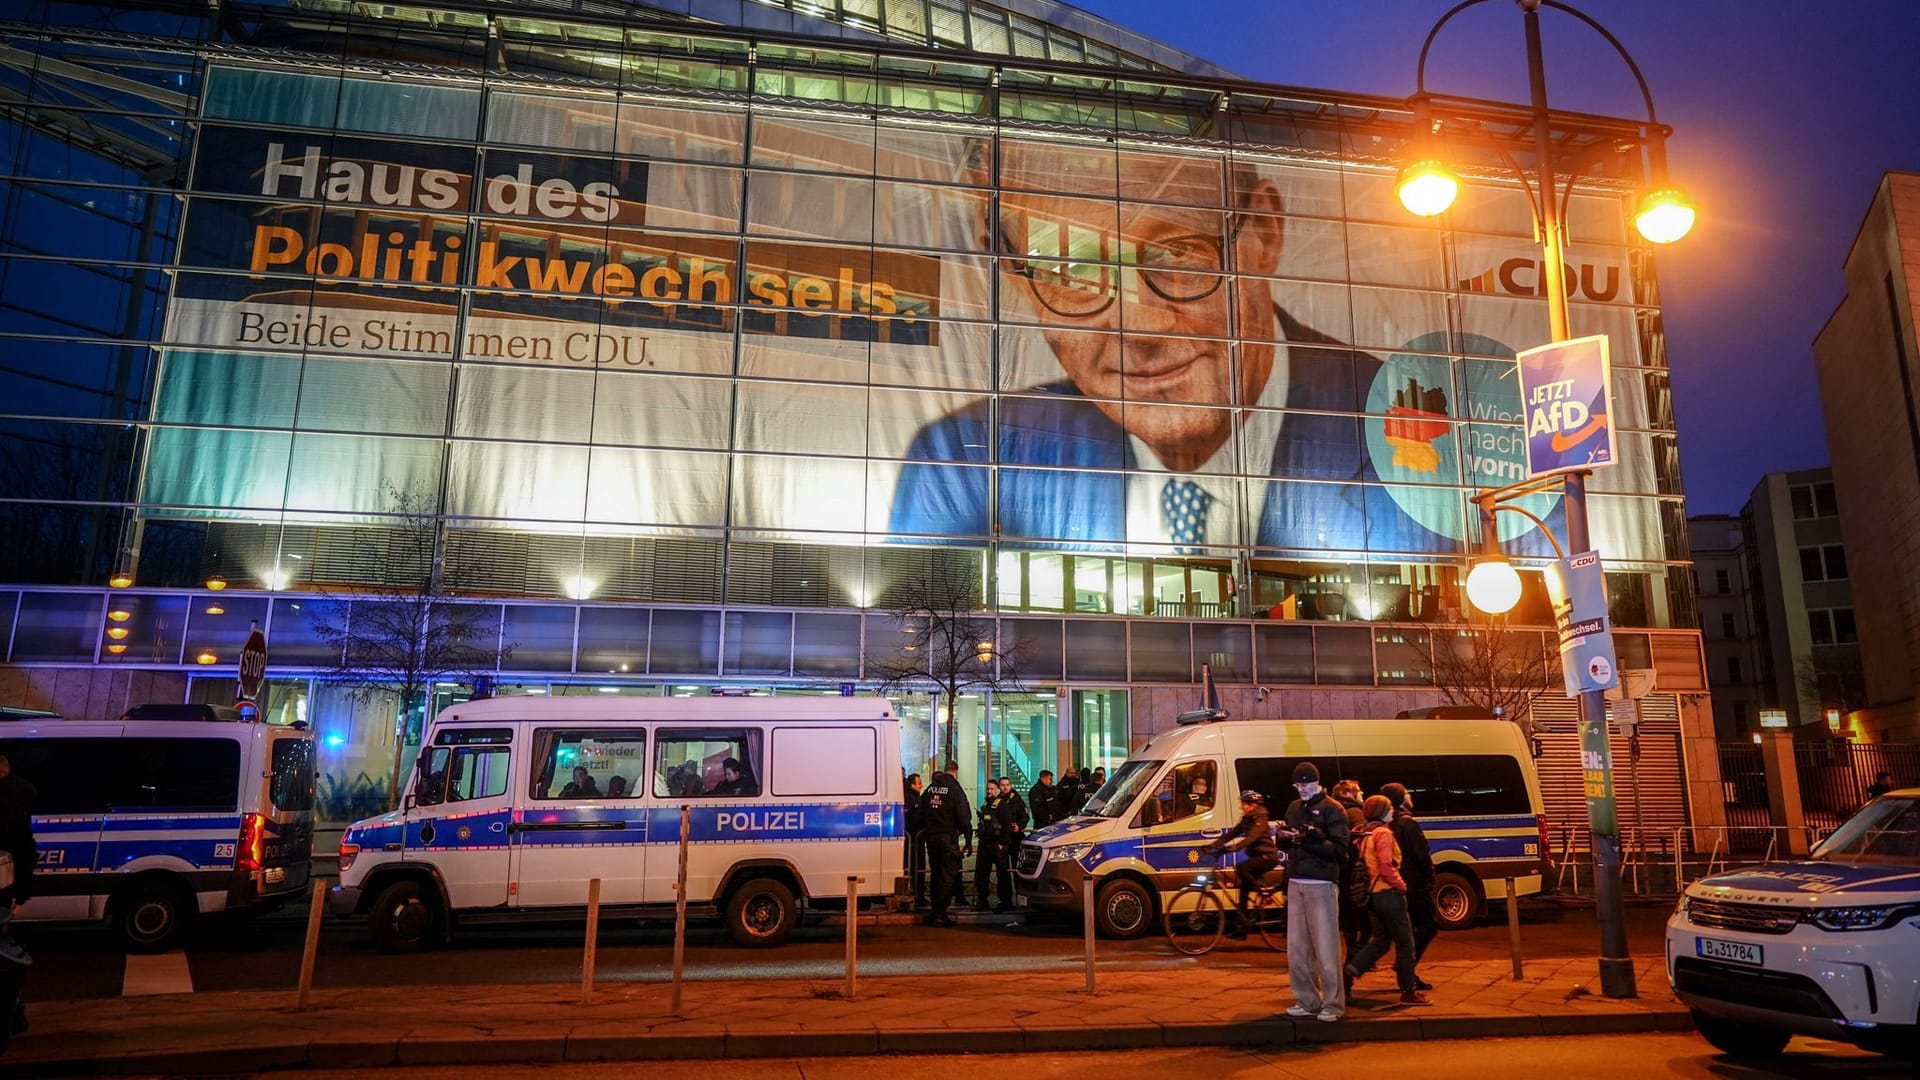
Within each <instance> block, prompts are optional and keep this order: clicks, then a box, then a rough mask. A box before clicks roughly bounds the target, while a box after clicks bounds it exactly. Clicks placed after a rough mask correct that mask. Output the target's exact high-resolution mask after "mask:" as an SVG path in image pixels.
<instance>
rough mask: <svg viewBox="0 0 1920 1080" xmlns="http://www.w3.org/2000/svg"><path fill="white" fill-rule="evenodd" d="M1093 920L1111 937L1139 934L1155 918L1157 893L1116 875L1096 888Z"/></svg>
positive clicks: (1131, 936)
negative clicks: (1154, 907)
mask: <svg viewBox="0 0 1920 1080" xmlns="http://www.w3.org/2000/svg"><path fill="white" fill-rule="evenodd" d="M1093 921H1094V925H1095V926H1097V927H1099V928H1100V932H1101V933H1102V934H1104V935H1106V936H1107V937H1110V938H1117V939H1119V940H1121V941H1127V940H1130V939H1132V938H1137V937H1139V936H1140V935H1142V934H1144V933H1146V932H1147V928H1148V927H1149V926H1150V925H1151V924H1152V922H1153V894H1152V893H1149V892H1148V891H1147V889H1146V886H1144V885H1142V884H1140V883H1139V882H1137V881H1134V880H1133V879H1131V878H1115V879H1113V880H1112V881H1109V882H1107V883H1106V884H1105V885H1102V886H1100V888H1099V889H1097V890H1096V891H1095V892H1094V895H1093Z"/></svg>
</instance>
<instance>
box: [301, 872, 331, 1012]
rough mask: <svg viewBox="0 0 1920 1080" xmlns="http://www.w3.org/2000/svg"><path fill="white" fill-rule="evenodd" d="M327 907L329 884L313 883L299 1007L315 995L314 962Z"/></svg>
mask: <svg viewBox="0 0 1920 1080" xmlns="http://www.w3.org/2000/svg"><path fill="white" fill-rule="evenodd" d="M326 905H327V883H326V882H324V881H315V882H314V883H313V900H312V903H311V906H309V907H308V908H307V943H306V946H305V948H303V949H302V950H301V952H300V996H299V999H298V1003H299V1007H300V1008H302V1009H304V1008H306V1007H307V999H308V998H309V997H311V996H312V994H313V961H314V958H315V956H317V955H318V954H319V951H320V913H321V912H322V911H323V910H325V909H326Z"/></svg>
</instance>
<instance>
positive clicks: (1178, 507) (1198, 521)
mask: <svg viewBox="0 0 1920 1080" xmlns="http://www.w3.org/2000/svg"><path fill="white" fill-rule="evenodd" d="M1212 503H1213V496H1212V495H1209V494H1207V491H1206V489H1205V488H1203V487H1201V486H1200V485H1199V484H1196V483H1194V482H1193V481H1191V480H1169V481H1167V486H1166V487H1164V488H1162V489H1160V516H1161V517H1163V518H1165V519H1166V523H1167V534H1168V535H1169V536H1171V537H1172V538H1173V545H1174V550H1175V551H1176V552H1178V553H1179V554H1181V555H1198V554H1200V546H1201V545H1202V544H1204V543H1206V542H1207V508H1208V507H1209V506H1210V505H1212Z"/></svg>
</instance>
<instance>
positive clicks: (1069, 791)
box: [1055, 766, 1087, 821]
mask: <svg viewBox="0 0 1920 1080" xmlns="http://www.w3.org/2000/svg"><path fill="white" fill-rule="evenodd" d="M1057 790H1058V795H1057V796H1056V797H1057V798H1058V799H1059V807H1060V816H1059V817H1058V818H1057V819H1055V820H1058V821H1065V820H1066V819H1067V818H1070V817H1072V816H1073V815H1075V814H1077V813H1079V812H1080V808H1081V807H1083V806H1085V805H1087V795H1086V792H1084V791H1082V790H1081V788H1080V774H1079V772H1077V771H1076V770H1075V769H1074V768H1073V767H1072V766H1068V767H1067V771H1066V772H1063V773H1061V774H1060V784H1059V787H1058V789H1057Z"/></svg>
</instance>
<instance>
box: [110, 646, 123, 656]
mask: <svg viewBox="0 0 1920 1080" xmlns="http://www.w3.org/2000/svg"><path fill="white" fill-rule="evenodd" d="M107 651H108V652H110V653H112V654H113V655H115V656H119V655H120V654H121V653H123V652H126V651H127V647H126V646H125V645H119V644H114V645H109V646H107Z"/></svg>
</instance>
